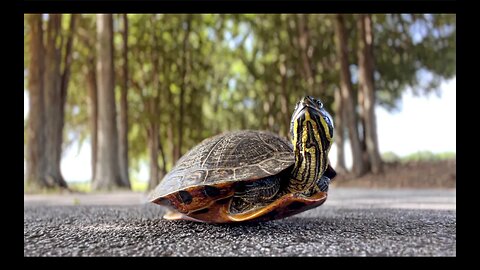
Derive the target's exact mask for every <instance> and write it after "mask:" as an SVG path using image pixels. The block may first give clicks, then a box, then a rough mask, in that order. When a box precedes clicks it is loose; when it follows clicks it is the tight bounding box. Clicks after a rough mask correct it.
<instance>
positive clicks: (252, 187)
mask: <svg viewBox="0 0 480 270" xmlns="http://www.w3.org/2000/svg"><path fill="white" fill-rule="evenodd" d="M279 190H280V177H277V176H272V177H267V178H264V179H260V180H258V181H255V182H250V183H242V184H240V185H238V186H237V187H236V191H235V194H234V195H233V200H232V203H231V207H230V211H231V212H233V213H242V212H246V211H250V210H252V209H254V208H256V207H257V206H262V205H264V204H267V203H270V202H271V201H272V199H273V198H274V197H275V195H277V193H278V191H279Z"/></svg>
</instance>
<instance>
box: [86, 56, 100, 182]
mask: <svg viewBox="0 0 480 270" xmlns="http://www.w3.org/2000/svg"><path fill="white" fill-rule="evenodd" d="M84 70H85V71H84V72H85V77H86V83H87V92H88V94H87V95H88V111H89V121H90V137H91V144H92V145H91V166H92V179H95V178H96V172H97V156H98V154H97V153H98V91H97V72H96V67H95V58H94V57H93V56H90V57H89V60H88V62H87V64H86V65H85V66H84Z"/></svg>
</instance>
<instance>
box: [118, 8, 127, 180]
mask: <svg viewBox="0 0 480 270" xmlns="http://www.w3.org/2000/svg"><path fill="white" fill-rule="evenodd" d="M122 21H123V31H122V41H123V43H122V59H123V65H122V86H121V94H120V119H119V120H120V121H119V122H118V125H119V126H118V127H119V130H118V135H119V146H118V151H119V167H120V180H121V181H122V186H125V187H128V188H130V178H129V175H128V102H127V96H128V82H129V78H128V18H127V14H122Z"/></svg>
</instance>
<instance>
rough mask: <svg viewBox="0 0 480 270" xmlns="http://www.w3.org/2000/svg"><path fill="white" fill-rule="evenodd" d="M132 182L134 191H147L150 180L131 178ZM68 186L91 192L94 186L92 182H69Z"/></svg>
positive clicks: (76, 189)
mask: <svg viewBox="0 0 480 270" xmlns="http://www.w3.org/2000/svg"><path fill="white" fill-rule="evenodd" d="M130 184H131V186H132V191H134V192H145V191H147V188H148V182H147V181H138V180H131V181H130ZM68 186H69V187H70V188H71V189H73V190H75V191H79V192H91V191H92V187H91V182H90V181H87V182H72V183H68Z"/></svg>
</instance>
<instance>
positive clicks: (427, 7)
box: [19, 0, 458, 13]
mask: <svg viewBox="0 0 480 270" xmlns="http://www.w3.org/2000/svg"><path fill="white" fill-rule="evenodd" d="M19 4H20V7H21V9H22V10H23V13H50V12H51V13H55V12H58V13H100V12H102V13H103V12H104V13H117V12H118V13H403V12H405V13H456V5H457V4H458V1H453V0H427V1H425V0H423V1H422V0H416V1H415V0H403V1H393V0H383V1H359V0H357V1H355V0H336V1H312V0H311V1H278V0H277V1H274V0H270V1H251V0H231V1H215V0H210V1H201V0H198V1H196V0H187V1H185V0H184V1H179V0H177V1H169V0H163V1H162V0H157V1H153V0H151V1H145V0H139V1H113V0H112V1H106V0H89V1H88V0H87V1H74V0H50V1H40V0H26V1H23V2H21V3H19Z"/></svg>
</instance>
